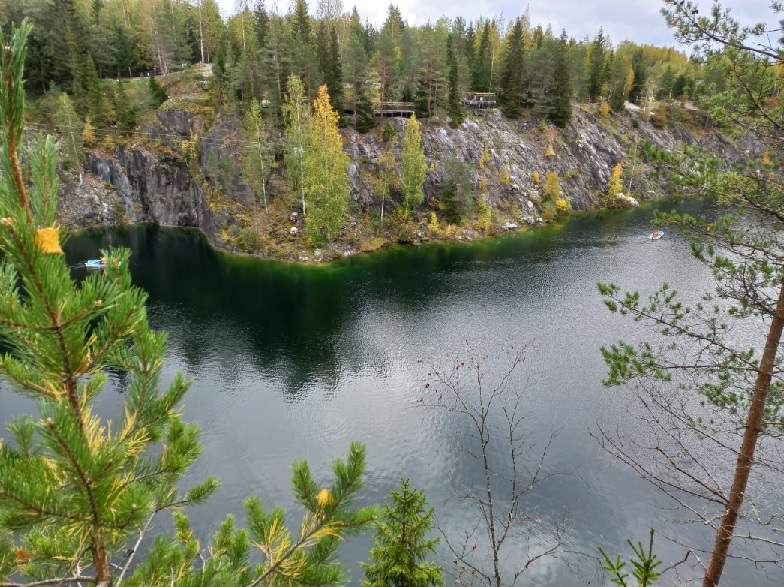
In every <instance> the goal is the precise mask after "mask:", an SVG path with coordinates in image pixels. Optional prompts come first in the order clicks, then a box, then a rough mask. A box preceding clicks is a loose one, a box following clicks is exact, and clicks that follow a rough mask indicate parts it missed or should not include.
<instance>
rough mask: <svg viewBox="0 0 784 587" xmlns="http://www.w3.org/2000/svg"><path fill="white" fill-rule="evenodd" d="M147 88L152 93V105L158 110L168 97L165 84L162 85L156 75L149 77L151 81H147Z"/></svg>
mask: <svg viewBox="0 0 784 587" xmlns="http://www.w3.org/2000/svg"><path fill="white" fill-rule="evenodd" d="M147 90H148V91H149V93H150V105H151V106H152V107H153V109H155V110H157V109H158V108H159V107H160V105H161V104H163V103H164V102H165V101H166V99H167V98H168V96H167V95H166V90H165V89H164V87H163V85H161V82H159V81H158V78H156V77H155V76H154V75H151V76H150V77H149V81H148V82H147Z"/></svg>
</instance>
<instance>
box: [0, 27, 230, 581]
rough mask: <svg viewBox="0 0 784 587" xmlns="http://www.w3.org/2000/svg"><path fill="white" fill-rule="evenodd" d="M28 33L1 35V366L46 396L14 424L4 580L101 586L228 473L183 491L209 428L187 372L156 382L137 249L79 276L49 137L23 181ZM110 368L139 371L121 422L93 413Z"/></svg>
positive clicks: (5, 497) (5, 451)
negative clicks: (136, 279)
mask: <svg viewBox="0 0 784 587" xmlns="http://www.w3.org/2000/svg"><path fill="white" fill-rule="evenodd" d="M28 31H29V26H28V25H27V24H26V23H23V24H22V26H21V28H20V29H19V30H18V31H15V32H14V33H13V39H12V41H11V44H10V46H9V47H6V42H5V40H4V39H3V38H2V35H0V47H3V49H2V59H0V62H2V66H0V69H1V71H2V76H0V77H2V79H3V80H4V83H3V85H2V89H0V101H1V102H2V110H3V111H2V117H3V119H4V120H8V121H10V124H9V125H7V126H4V128H3V142H4V145H5V148H4V151H3V157H4V159H5V161H4V165H5V168H6V169H8V170H9V171H10V173H8V174H4V175H3V177H2V180H0V181H2V189H0V218H3V224H2V227H1V228H0V250H2V254H3V255H2V256H3V260H2V262H1V263H0V292H1V293H0V315H1V316H2V320H0V341H2V345H3V347H4V349H6V352H5V354H4V355H3V357H2V360H1V361H0V374H2V375H3V377H4V378H5V379H6V380H8V381H9V382H10V383H11V384H12V386H13V389H14V390H15V391H16V392H17V393H19V394H21V395H24V396H26V397H29V398H31V399H34V400H35V402H36V405H37V407H38V415H37V416H22V417H20V418H17V419H16V420H15V421H13V422H12V423H10V424H9V425H8V427H9V431H10V433H11V434H10V436H9V438H8V442H6V443H4V444H3V445H2V448H0V535H2V534H5V535H8V536H11V535H12V536H14V538H15V540H19V541H20V542H21V543H22V544H23V545H24V549H25V552H26V553H28V555H29V556H24V557H16V558H15V563H14V564H13V565H12V566H10V567H9V566H8V565H7V564H5V565H3V567H4V569H3V570H4V577H2V578H5V577H7V576H8V574H9V573H14V574H17V573H18V574H21V575H24V576H28V577H30V578H40V577H48V578H51V577H57V576H61V577H65V578H68V577H69V576H70V575H71V574H72V571H71V570H69V569H73V568H77V567H81V569H82V570H83V571H88V570H92V572H93V574H94V582H95V583H102V582H106V581H108V580H109V578H110V576H111V574H112V568H111V566H110V561H111V559H112V555H113V554H115V553H119V552H122V551H124V550H125V543H126V540H127V539H128V538H129V536H131V535H132V534H134V533H135V532H138V531H140V529H141V528H143V527H144V525H145V523H146V521H147V520H149V519H150V517H151V516H153V515H154V514H155V513H156V512H159V511H161V510H163V509H168V508H172V507H175V506H176V507H179V506H183V505H187V504H190V503H196V502H198V501H201V500H202V499H204V498H205V497H206V496H207V495H209V494H210V493H211V492H212V491H214V489H215V488H216V487H217V483H216V482H215V481H214V480H212V479H208V480H207V481H206V482H205V483H203V484H202V485H199V486H198V488H197V489H195V490H192V492H185V493H181V492H180V491H178V489H177V485H178V481H179V480H180V479H181V477H182V475H183V474H184V473H185V471H186V470H187V469H188V467H189V465H190V464H191V463H192V462H193V461H194V460H195V459H196V458H197V457H198V455H199V453H200V450H201V449H200V446H199V442H198V429H197V428H196V427H195V426H193V425H189V424H184V423H183V422H182V421H181V420H180V416H179V411H178V407H177V404H178V403H179V401H180V400H181V398H182V396H183V394H184V393H185V390H186V389H187V387H188V383H187V381H186V380H185V379H184V378H183V377H182V376H181V375H177V376H175V377H174V380H173V381H172V383H171V384H170V385H169V387H168V389H167V390H165V391H163V392H161V391H159V385H160V378H161V367H162V359H163V354H164V350H165V346H166V337H165V336H164V335H162V334H160V333H156V332H153V331H151V330H150V329H149V327H148V325H147V317H146V309H145V301H146V296H145V294H144V293H143V292H142V291H141V290H139V289H138V288H136V287H134V286H133V285H132V284H131V276H130V273H129V265H130V264H129V262H128V261H129V251H127V250H125V249H111V250H108V251H104V252H103V255H104V257H106V259H107V260H108V263H107V267H106V271H105V273H94V274H91V275H90V276H88V277H87V279H85V280H84V281H83V282H82V283H81V284H79V285H77V284H76V283H74V282H73V281H72V280H71V272H70V268H69V267H68V265H67V264H66V262H65V259H64V257H63V255H62V250H61V249H60V246H59V242H58V241H59V239H58V230H57V228H56V227H55V226H54V215H55V202H56V197H57V176H56V173H55V160H56V145H55V143H54V141H53V140H52V139H51V138H50V137H48V138H46V139H38V140H37V141H36V143H35V144H34V145H33V146H32V148H30V149H29V150H28V152H27V156H28V157H29V159H30V166H31V169H32V179H33V182H32V184H31V185H25V184H24V183H23V182H22V181H21V173H20V170H19V163H18V156H19V148H20V144H21V138H22V120H23V115H22V111H23V89H22V88H23V84H22V63H23V59H24V43H25V39H26V37H27V33H28ZM108 368H113V369H118V370H121V371H124V372H125V373H127V375H128V384H127V391H126V393H125V398H126V401H125V408H124V410H123V411H122V415H121V416H119V417H118V418H117V419H116V420H115V425H114V426H111V427H108V426H107V423H106V421H104V420H103V419H102V418H100V417H99V416H98V415H97V414H95V413H94V411H93V401H94V400H95V398H96V397H97V395H98V394H99V392H100V391H101V388H102V387H103V384H104V383H105V382H106V379H107V369H108ZM163 447H165V448H166V450H161V449H162V448H163ZM0 555H1V553H0ZM72 563H73V564H72ZM66 582H73V581H71V580H68V581H66Z"/></svg>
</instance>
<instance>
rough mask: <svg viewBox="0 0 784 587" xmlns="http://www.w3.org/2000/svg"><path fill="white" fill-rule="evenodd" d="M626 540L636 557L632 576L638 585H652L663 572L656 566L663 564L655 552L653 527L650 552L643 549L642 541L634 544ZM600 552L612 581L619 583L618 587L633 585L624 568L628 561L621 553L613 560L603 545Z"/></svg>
mask: <svg viewBox="0 0 784 587" xmlns="http://www.w3.org/2000/svg"><path fill="white" fill-rule="evenodd" d="M626 542H627V544H628V545H629V547H630V548H631V549H632V552H633V553H634V557H633V558H632V559H631V561H630V562H631V563H632V566H633V567H634V570H633V571H632V577H634V579H635V581H636V586H637V587H650V586H651V585H653V584H654V583H655V582H656V581H657V579H658V578H659V577H661V573H659V572H658V571H656V567H658V566H659V565H661V564H662V561H660V560H657V557H656V555H655V554H654V553H653V528H651V537H650V541H649V543H648V552H645V549H643V546H642V542H637V544H634V543H633V542H632V541H631V540H627V541H626ZM599 552H600V553H601V555H602V558H603V559H604V564H603V565H602V569H604V570H605V571H607V572H609V573H610V574H611V575H612V582H613V583H615V584H616V585H618V587H632V586H631V585H630V584H629V583H628V582H627V581H626V580H627V579H628V578H629V573H626V572H624V570H623V569H624V567H625V566H626V562H625V561H621V555H616V557H615V560H613V559H611V558H610V557H609V556H607V553H605V552H604V550H602V547H601V546H600V547H599Z"/></svg>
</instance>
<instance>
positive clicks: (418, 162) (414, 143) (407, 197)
mask: <svg viewBox="0 0 784 587" xmlns="http://www.w3.org/2000/svg"><path fill="white" fill-rule="evenodd" d="M401 167H402V175H403V203H404V205H405V206H406V208H407V209H408V210H410V211H412V212H413V211H415V210H416V209H417V208H419V206H421V205H422V202H424V201H425V193H424V191H423V189H422V188H423V186H424V185H425V151H424V148H423V147H422V134H421V132H420V130H419V122H418V121H417V119H416V116H412V117H411V118H410V119H409V121H408V125H406V134H405V135H404V136H403V153H402V155H401Z"/></svg>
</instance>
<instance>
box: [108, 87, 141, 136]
mask: <svg viewBox="0 0 784 587" xmlns="http://www.w3.org/2000/svg"><path fill="white" fill-rule="evenodd" d="M114 110H115V112H116V113H117V116H116V119H117V132H118V133H119V134H120V135H121V136H127V135H129V134H130V133H132V132H133V131H134V129H135V128H136V124H137V123H138V117H137V115H136V109H135V108H134V107H133V106H131V104H130V102H129V100H128V94H126V93H125V86H124V84H123V82H122V80H120V81H118V82H117V89H116V91H115V94H114Z"/></svg>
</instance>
